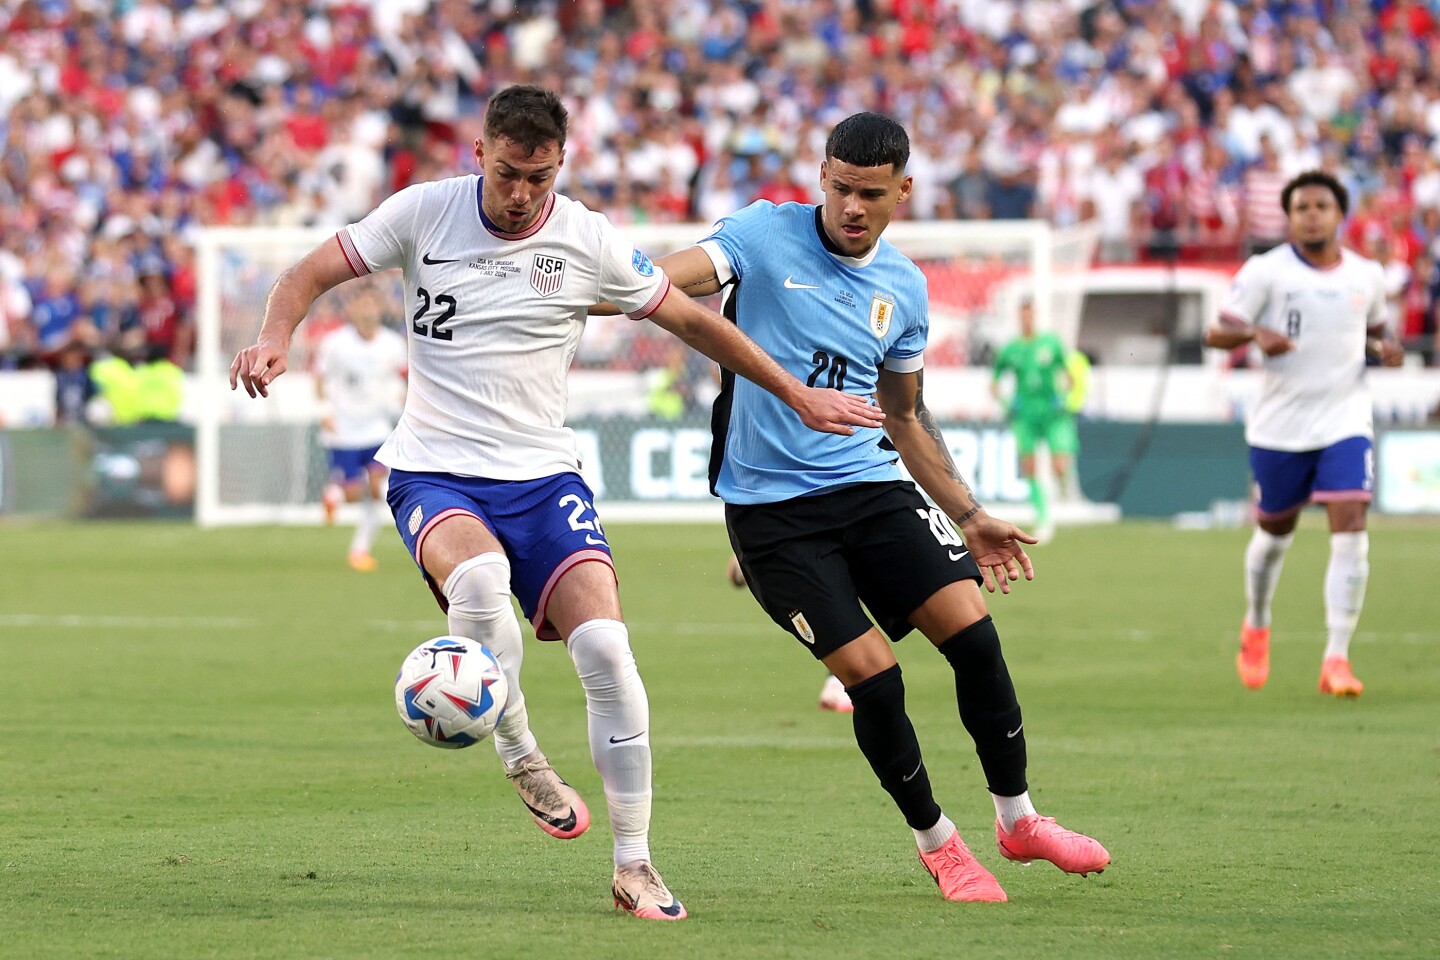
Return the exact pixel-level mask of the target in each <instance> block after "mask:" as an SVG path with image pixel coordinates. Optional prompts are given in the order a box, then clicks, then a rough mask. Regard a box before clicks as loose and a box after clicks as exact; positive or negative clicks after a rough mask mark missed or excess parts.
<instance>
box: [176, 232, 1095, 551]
mask: <svg viewBox="0 0 1440 960" xmlns="http://www.w3.org/2000/svg"><path fill="white" fill-rule="evenodd" d="M622 229H623V230H624V231H625V232H626V234H627V235H628V236H630V237H631V238H633V239H634V240H635V243H636V245H637V246H639V247H640V248H641V249H642V250H644V251H645V252H646V253H648V254H649V255H650V256H652V257H658V256H663V255H664V254H666V253H670V252H672V251H674V250H677V249H680V248H682V247H685V246H687V245H690V244H693V243H695V242H696V241H697V240H699V239H701V238H702V237H703V236H704V235H705V234H706V232H707V231H708V227H707V226H705V225H702V224H667V225H654V224H650V225H625V226H623V227H622ZM333 235H334V231H333V230H308V229H285V228H270V227H220V228H210V229H205V230H202V231H201V232H200V234H199V243H198V251H197V252H198V268H199V269H198V277H199V290H198V294H199V296H198V300H199V310H198V344H197V347H198V350H197V357H196V364H197V375H198V379H197V385H198V388H199V396H198V397H197V403H196V405H195V409H196V415H197V417H198V421H197V425H196V426H197V431H196V455H197V468H198V473H199V477H198V487H197V495H196V517H197V520H198V521H199V522H200V523H201V524H202V525H205V526H212V525H218V524H235V523H320V522H322V520H323V517H324V512H323V509H322V507H321V492H322V490H323V488H324V484H325V481H326V471H327V467H326V460H325V453H324V449H323V447H322V446H321V445H320V442H319V438H318V423H319V418H320V413H321V408H320V403H319V398H318V394H317V392H316V387H315V378H314V362H315V356H316V347H317V346H318V344H319V342H320V341H321V340H322V339H323V338H324V337H325V336H326V335H327V334H329V333H330V332H332V331H333V330H335V329H336V328H337V327H338V326H340V325H341V324H343V323H344V318H345V313H346V305H347V303H348V302H349V301H350V300H351V299H353V298H354V296H355V295H356V294H357V293H359V292H360V290H361V288H362V285H372V286H375V287H377V288H378V289H379V292H380V293H381V294H382V296H381V300H382V301H383V302H385V303H387V304H389V305H390V313H389V315H388V316H387V317H386V322H387V323H388V324H389V325H391V326H393V327H395V328H396V329H397V330H400V331H401V332H404V329H405V326H406V321H407V318H406V317H405V316H404V299H403V296H402V290H401V277H400V274H399V272H398V271H393V270H392V271H387V272H385V273H382V274H378V275H373V276H369V277H366V278H363V279H360V280H355V281H352V282H350V283H345V284H342V285H340V286H339V287H337V288H335V289H334V290H332V291H330V292H329V293H327V294H326V295H325V296H324V297H322V298H321V299H320V300H319V301H318V302H317V303H316V304H315V306H314V307H313V308H312V309H311V311H310V314H309V315H308V317H307V318H306V320H305V322H304V323H302V324H301V325H300V327H299V329H298V330H297V331H296V335H295V340H294V343H293V344H292V346H291V351H290V365H289V369H288V371H287V372H286V374H285V376H283V377H281V378H280V379H279V380H277V381H275V383H274V384H273V385H272V386H271V387H270V397H269V398H268V399H264V400H260V399H251V398H249V397H248V396H247V395H246V394H245V391H244V390H243V389H240V390H236V391H231V390H230V387H229V367H230V362H231V360H232V359H233V358H234V357H235V355H236V354H237V353H238V352H239V351H240V350H242V349H244V348H245V347H246V346H248V345H250V344H251V343H253V342H254V339H255V336H256V334H257V332H258V330H259V326H260V319H261V316H262V314H263V313H264V306H265V298H266V296H267V294H268V293H269V290H270V288H271V286H272V285H273V284H274V282H275V280H276V278H278V277H279V275H280V273H281V272H282V271H283V270H285V269H286V268H287V267H289V266H291V265H293V264H295V263H296V262H298V261H299V260H300V259H301V258H302V257H303V256H304V255H305V254H306V253H307V252H309V251H310V250H311V249H313V248H314V247H315V246H316V245H317V244H319V243H322V242H324V241H325V240H327V239H328V238H329V237H331V236H333ZM885 237H886V239H887V240H889V241H890V242H891V243H893V244H895V245H896V246H897V247H898V248H899V249H900V250H901V251H902V252H903V253H905V254H906V255H908V256H909V257H910V258H911V259H913V260H914V261H915V262H916V264H918V265H919V267H920V269H921V270H922V271H924V273H925V275H926V277H927V279H928V281H929V289H930V341H929V347H928V349H927V352H926V401H927V404H928V405H929V406H930V408H931V409H932V410H933V411H934V412H935V414H936V416H937V417H938V418H939V419H940V420H941V422H942V426H943V425H944V424H945V423H946V422H947V421H991V422H993V421H994V420H996V419H997V418H998V416H999V412H998V410H997V409H996V408H995V406H994V402H993V400H992V399H991V398H990V394H989V388H988V383H989V374H988V369H987V368H988V364H989V361H990V359H991V357H992V356H993V353H994V351H995V350H996V349H997V348H998V346H999V345H1000V344H1001V343H1003V342H1004V341H1005V340H1007V339H1009V338H1010V337H1012V336H1014V335H1015V333H1016V332H1017V331H1018V328H1019V324H1018V314H1019V307H1020V304H1021V303H1022V302H1024V301H1025V300H1027V299H1031V300H1033V302H1034V304H1035V313H1036V323H1037V326H1039V327H1040V328H1041V329H1045V330H1053V331H1055V332H1056V333H1057V334H1059V336H1060V337H1061V339H1062V340H1063V341H1064V342H1065V343H1066V344H1068V345H1071V346H1073V345H1074V343H1075V339H1076V333H1077V329H1078V325H1079V320H1080V312H1081V306H1082V299H1083V285H1082V283H1081V278H1082V276H1083V274H1084V272H1085V271H1086V270H1087V269H1088V266H1089V264H1090V262H1091V259H1092V257H1093V255H1094V249H1095V243H1096V232H1095V229H1094V228H1093V226H1091V225H1086V224H1082V225H1080V226H1077V227H1072V228H1067V229H1056V228H1052V227H1051V226H1049V225H1048V224H1046V223H1044V222H1041V221H1030V220H1024V221H952V222H927V223H913V222H906V221H901V222H896V223H893V224H892V225H891V226H890V228H889V229H888V230H887V231H886V233H885ZM673 343H674V340H673V338H672V337H671V336H670V335H669V334H668V333H666V332H664V331H663V330H661V329H659V328H658V327H655V326H654V325H653V324H648V323H635V322H633V321H631V320H629V319H628V318H624V317H604V318H599V317H597V318H591V320H590V321H589V322H588V323H587V325H586V332H585V335H584V337H583V338H582V340H581V344H580V349H579V352H578V354H577V356H576V362H575V371H574V374H573V376H572V383H571V399H570V417H571V419H572V420H576V419H586V420H587V422H593V423H594V424H595V434H596V436H595V437H593V438H591V437H590V436H589V435H588V433H587V436H586V437H584V438H582V451H584V452H585V453H586V454H587V460H594V461H595V462H596V463H598V462H599V461H600V460H601V459H604V458H613V457H612V453H611V452H610V451H609V450H608V447H609V446H612V445H614V444H616V443H625V442H629V440H630V439H631V437H632V434H634V433H635V429H634V422H635V419H636V418H637V417H638V418H643V417H644V416H645V414H646V407H645V395H646V387H645V379H644V377H645V373H646V371H647V370H650V369H653V368H655V367H658V366H660V365H662V364H663V363H664V360H665V358H666V357H667V355H669V354H670V352H671V351H672V349H673ZM614 456H619V457H621V458H622V459H623V457H625V456H630V457H632V458H633V457H634V454H633V453H623V452H622V453H620V454H615V455H614ZM588 478H589V477H588V474H587V479H588ZM592 486H594V487H596V489H597V494H600V487H599V485H597V484H596V483H594V482H592ZM617 486H618V487H620V488H621V489H618V490H616V489H614V488H615V487H617ZM610 487H611V488H612V489H611V490H610V491H609V495H607V494H600V495H601V497H602V499H603V500H604V502H605V510H606V516H607V518H613V519H623V518H625V517H626V516H627V515H631V514H634V515H636V516H644V517H655V516H677V515H691V516H693V515H696V514H695V513H694V511H693V510H692V511H691V512H690V513H688V514H687V513H683V512H681V513H676V512H668V513H667V511H666V510H664V509H663V508H664V507H665V506H667V504H665V503H658V502H655V501H654V500H652V499H650V497H651V496H652V495H653V494H649V493H647V494H646V495H645V496H643V497H641V496H637V495H636V493H635V491H634V490H633V489H627V488H625V485H624V484H613V483H612V484H610ZM977 492H979V493H981V496H982V499H983V498H985V497H986V494H985V492H984V491H980V490H979V489H978V488H977ZM1014 492H1015V487H1014V484H1013V482H1012V483H1011V484H1010V487H1009V489H1008V491H1007V489H1005V488H1003V487H1002V486H996V485H994V484H991V486H990V491H989V499H1000V500H1005V499H1017V500H1018V499H1021V498H1022V497H1023V494H1021V495H1014V496H1011V494H1014ZM616 493H618V494H619V497H618V501H617V499H615V497H614V496H613V494H616ZM997 494H998V496H997ZM669 497H670V499H671V500H672V501H674V502H672V503H670V504H668V506H686V505H688V506H690V507H692V508H696V509H699V510H700V511H701V512H702V514H703V515H707V516H708V515H711V514H712V513H713V515H715V516H718V508H717V507H716V505H715V504H714V501H713V500H711V499H710V498H709V497H708V496H707V495H706V494H705V493H704V491H703V485H701V486H699V487H698V488H697V485H695V484H687V485H680V486H679V487H676V488H674V489H672V490H671V493H670V494H669ZM641 499H644V500H646V501H647V502H645V503H643V504H637V505H636V506H637V509H636V510H627V509H626V505H627V502H631V503H633V502H634V501H637V500H641ZM657 508H662V509H657Z"/></svg>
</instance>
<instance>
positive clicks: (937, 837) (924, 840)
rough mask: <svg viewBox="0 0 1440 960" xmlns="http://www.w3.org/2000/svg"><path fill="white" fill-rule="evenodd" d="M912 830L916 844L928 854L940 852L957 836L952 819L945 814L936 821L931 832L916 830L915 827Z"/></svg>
mask: <svg viewBox="0 0 1440 960" xmlns="http://www.w3.org/2000/svg"><path fill="white" fill-rule="evenodd" d="M910 829H911V831H912V832H913V833H914V834H915V843H916V844H917V845H918V846H919V847H920V849H921V850H923V851H924V852H926V853H934V852H935V851H936V850H939V849H940V848H941V847H943V846H945V842H946V841H947V840H949V839H950V838H951V837H952V836H953V835H954V834H955V824H953V823H951V822H950V818H949V817H947V816H945V814H943V813H942V814H940V819H939V820H936V821H935V826H933V827H931V828H930V829H929V830H916V829H915V828H914V827H911V828H910Z"/></svg>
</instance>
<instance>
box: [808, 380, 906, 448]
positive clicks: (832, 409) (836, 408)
mask: <svg viewBox="0 0 1440 960" xmlns="http://www.w3.org/2000/svg"><path fill="white" fill-rule="evenodd" d="M792 406H794V408H795V412H796V413H798V414H800V422H801V423H803V424H805V426H807V427H809V428H810V429H811V430H818V431H820V432H821V433H838V434H841V435H843V436H847V437H848V436H850V435H852V434H853V433H854V432H855V428H856V427H880V426H884V425H885V412H884V411H883V410H881V409H880V408H879V407H877V406H875V405H874V404H873V403H871V402H870V400H869V399H868V398H866V397H857V396H856V395H855V394H853V393H842V392H841V391H839V390H830V389H825V388H821V387H805V388H804V389H803V390H802V391H801V392H800V395H799V397H798V398H797V399H796V400H795V402H794V403H793V404H792Z"/></svg>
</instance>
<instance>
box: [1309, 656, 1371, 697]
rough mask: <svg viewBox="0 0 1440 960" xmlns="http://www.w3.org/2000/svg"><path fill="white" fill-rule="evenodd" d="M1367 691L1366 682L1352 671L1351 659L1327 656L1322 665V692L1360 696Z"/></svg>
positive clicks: (1339, 695) (1341, 695) (1342, 695)
mask: <svg viewBox="0 0 1440 960" xmlns="http://www.w3.org/2000/svg"><path fill="white" fill-rule="evenodd" d="M1364 691H1365V684H1363V683H1361V682H1360V681H1359V680H1356V679H1355V674H1353V673H1351V672H1350V661H1349V660H1346V659H1345V658H1344V657H1326V658H1325V662H1324V663H1322V664H1321V665H1320V692H1321V693H1329V694H1333V695H1334V696H1337V697H1352V698H1353V697H1358V696H1360V694H1361V693H1363V692H1364Z"/></svg>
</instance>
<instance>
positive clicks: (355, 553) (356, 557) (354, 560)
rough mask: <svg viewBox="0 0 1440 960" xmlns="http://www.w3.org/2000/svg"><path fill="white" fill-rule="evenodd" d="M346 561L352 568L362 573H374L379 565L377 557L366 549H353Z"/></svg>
mask: <svg viewBox="0 0 1440 960" xmlns="http://www.w3.org/2000/svg"><path fill="white" fill-rule="evenodd" d="M346 562H347V563H349V564H350V569H351V570H358V571H360V572H361V573H374V572H375V568H376V567H377V566H378V564H377V563H376V562H375V558H374V557H372V556H370V554H368V553H366V552H365V551H364V550H351V551H350V555H349V556H348V557H346Z"/></svg>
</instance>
